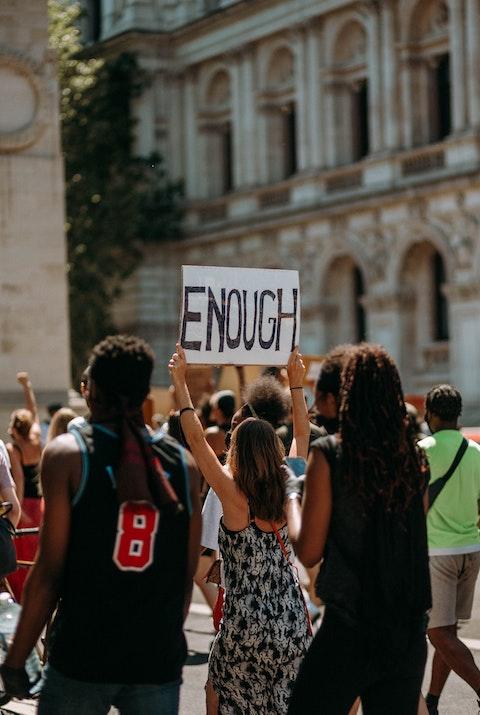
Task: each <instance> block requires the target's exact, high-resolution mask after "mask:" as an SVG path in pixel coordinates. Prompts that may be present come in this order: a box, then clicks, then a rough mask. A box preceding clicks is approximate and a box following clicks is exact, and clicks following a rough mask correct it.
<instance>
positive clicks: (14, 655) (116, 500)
mask: <svg viewBox="0 0 480 715" xmlns="http://www.w3.org/2000/svg"><path fill="white" fill-rule="evenodd" d="M153 363H154V355H153V352H152V349H151V348H150V346H149V345H148V344H147V343H146V342H145V341H144V340H142V339H141V338H137V337H135V336H127V335H111V336H108V337H107V338H105V339H104V340H103V341H102V342H100V343H99V344H98V345H96V346H95V348H94V349H93V351H92V354H91V357H90V360H89V375H88V406H89V408H90V417H89V418H88V420H84V421H83V422H79V423H77V424H76V425H74V426H73V427H72V429H71V431H70V432H69V433H68V434H62V435H60V436H58V437H56V438H55V439H54V440H52V441H51V442H49V443H48V445H47V447H46V448H45V452H44V455H43V460H42V466H41V478H42V485H43V490H44V497H45V519H44V525H43V529H42V533H41V536H40V549H39V553H38V557H37V560H36V563H35V564H34V566H33V568H32V570H31V572H30V575H29V577H28V579H27V581H26V584H25V590H24V602H23V607H22V613H21V615H20V620H19V624H18V628H17V631H16V634H15V638H14V641H13V643H12V645H11V647H10V650H9V652H8V654H7V657H6V660H5V662H4V663H3V665H2V667H1V675H2V679H3V688H4V690H5V691H6V692H7V693H8V695H10V696H12V697H27V696H28V694H29V692H30V683H29V679H28V674H27V672H26V671H25V667H24V666H25V661H26V658H27V656H28V655H29V653H30V652H31V651H32V648H33V646H34V645H35V643H36V641H37V640H38V638H39V636H40V634H41V632H42V630H43V627H44V625H45V623H46V621H47V620H48V618H49V616H50V615H51V614H52V612H53V611H54V610H55V608H56V606H57V602H58V607H57V611H56V615H55V619H54V622H53V625H52V628H51V641H50V644H49V646H50V647H49V655H48V664H47V666H46V669H45V680H44V684H43V688H42V692H41V694H40V701H39V707H38V713H39V715H106V713H108V712H109V711H110V707H111V705H114V706H115V707H117V709H118V710H119V712H120V713H121V714H122V715H128V714H131V713H142V715H154V714H155V715H157V714H159V715H177V713H178V707H179V694H180V683H181V674H182V667H183V664H184V662H185V659H186V655H187V649H186V641H185V637H184V634H183V620H184V617H185V616H186V613H187V611H188V605H189V602H190V595H191V588H192V579H193V574H194V573H195V569H196V564H197V559H198V551H199V541H200V529H201V516H200V498H199V473H198V470H197V468H196V465H195V462H194V460H193V458H192V457H191V455H189V454H188V453H187V452H186V450H184V449H183V448H182V447H181V446H180V445H179V444H178V442H176V441H175V440H173V439H172V438H171V437H169V436H168V435H154V436H150V434H149V432H148V431H147V429H146V426H145V422H144V419H143V415H142V404H143V402H144V400H145V398H146V397H147V395H148V392H149V389H150V378H151V374H152V370H153Z"/></svg>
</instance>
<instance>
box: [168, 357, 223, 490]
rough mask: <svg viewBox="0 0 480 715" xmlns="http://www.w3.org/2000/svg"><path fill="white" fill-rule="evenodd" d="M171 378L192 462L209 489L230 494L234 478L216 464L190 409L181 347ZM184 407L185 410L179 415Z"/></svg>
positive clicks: (199, 423)
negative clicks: (193, 460) (193, 461)
mask: <svg viewBox="0 0 480 715" xmlns="http://www.w3.org/2000/svg"><path fill="white" fill-rule="evenodd" d="M168 367H169V370H170V375H171V376H172V381H173V384H174V386H175V395H176V399H177V404H178V408H179V410H180V412H181V416H180V420H181V424H182V430H183V433H184V435H185V438H186V440H187V442H188V446H189V447H190V449H191V451H192V454H193V456H194V459H195V462H196V463H197V466H198V468H199V469H200V472H201V473H202V474H203V476H204V477H205V480H206V481H207V482H208V483H209V485H210V486H211V487H212V489H214V490H215V492H216V493H217V494H218V496H219V497H220V500H222V497H224V496H225V495H226V494H227V493H228V494H230V493H231V492H232V487H233V479H232V477H231V476H230V475H229V474H228V472H227V471H226V470H225V469H224V468H223V467H222V465H221V464H220V462H219V461H218V458H217V455H216V454H215V452H214V451H213V449H212V448H211V447H210V445H209V444H208V442H207V440H206V439H205V433H204V431H203V427H202V423H201V422H200V420H199V418H198V416H197V414H196V412H195V410H194V409H193V405H192V401H191V399H190V393H189V391H188V387H187V383H186V379H185V375H186V369H187V362H186V359H185V352H184V350H183V348H182V347H181V346H180V345H179V344H177V352H176V353H174V354H173V355H172V359H171V360H170V362H169V365H168ZM184 408H192V409H187V410H185V412H182V410H183V409H184Z"/></svg>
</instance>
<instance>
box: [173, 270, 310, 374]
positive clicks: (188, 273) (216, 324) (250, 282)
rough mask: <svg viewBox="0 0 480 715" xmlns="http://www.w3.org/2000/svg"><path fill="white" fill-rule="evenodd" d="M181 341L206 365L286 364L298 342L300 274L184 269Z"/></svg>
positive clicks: (192, 356)
mask: <svg viewBox="0 0 480 715" xmlns="http://www.w3.org/2000/svg"><path fill="white" fill-rule="evenodd" d="M182 274H183V291H182V303H183V304H182V315H181V319H180V342H181V344H182V346H183V348H184V350H185V352H186V356H187V361H188V362H189V363H194V364H203V365H229V364H230V365H285V364H286V362H287V360H288V356H289V355H290V352H291V351H292V349H293V348H294V347H295V345H298V342H299V339H300V288H299V281H298V271H284V270H271V269H263V268H261V269H260V268H224V267H221V268H219V267H212V266H182Z"/></svg>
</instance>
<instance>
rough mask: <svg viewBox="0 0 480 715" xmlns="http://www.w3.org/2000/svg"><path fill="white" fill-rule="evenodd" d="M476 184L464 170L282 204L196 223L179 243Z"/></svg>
mask: <svg viewBox="0 0 480 715" xmlns="http://www.w3.org/2000/svg"><path fill="white" fill-rule="evenodd" d="M474 182H476V184H474ZM475 185H477V186H478V185H480V172H479V171H478V170H475V171H473V170H472V171H470V172H464V173H463V174H462V175H461V176H456V177H448V178H442V179H438V180H434V179H432V180H431V181H429V182H428V184H427V183H426V184H424V185H422V186H416V187H402V188H400V187H398V188H388V189H385V190H382V189H375V190H372V191H369V192H364V193H362V195H359V196H356V197H355V198H352V196H345V197H335V198H332V201H331V202H330V203H328V204H327V203H323V204H316V205H311V206H305V205H303V206H288V207H279V208H278V209H275V210H270V211H268V212H266V211H264V212H263V214H262V213H260V212H258V213H256V214H253V215H251V216H248V217H244V218H242V219H237V220H235V219H230V220H228V221H223V222H222V223H221V224H220V223H219V224H218V225H217V226H210V227H208V226H205V227H202V226H198V227H197V226H196V227H195V228H192V229H190V230H188V229H187V231H186V235H185V238H184V239H183V240H182V241H180V242H179V243H177V244H176V245H178V246H181V247H182V250H183V247H186V248H188V247H193V246H195V245H197V244H199V245H204V244H205V243H206V242H207V243H210V242H211V243H217V242H221V241H223V240H235V239H239V238H242V237H243V236H245V234H246V233H249V234H252V233H260V234H264V233H269V232H270V233H275V232H276V231H278V230H279V229H285V228H286V227H288V226H298V225H300V224H308V223H312V222H314V221H325V220H335V219H339V218H341V217H342V216H344V214H345V206H346V205H347V206H348V210H349V214H352V213H355V212H368V211H378V202H379V199H381V200H382V201H383V204H384V206H388V205H389V204H398V203H400V202H403V203H407V204H412V206H415V205H416V204H418V202H419V201H422V200H423V199H427V198H431V197H432V195H435V194H437V195H440V194H444V193H446V192H448V193H458V192H463V191H467V190H469V189H472V187H473V186H475Z"/></svg>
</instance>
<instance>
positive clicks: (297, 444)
mask: <svg viewBox="0 0 480 715" xmlns="http://www.w3.org/2000/svg"><path fill="white" fill-rule="evenodd" d="M287 373H288V381H289V384H290V394H291V396H292V420H293V440H292V444H291V446H290V452H289V455H290V457H303V458H304V459H306V458H307V456H308V444H309V441H310V422H309V419H308V408H307V403H306V401H305V394H304V391H303V380H304V377H305V365H304V364H303V360H302V356H301V354H300V353H299V352H298V347H296V348H295V349H294V350H293V351H292V353H291V354H290V357H289V359H288V364H287Z"/></svg>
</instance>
